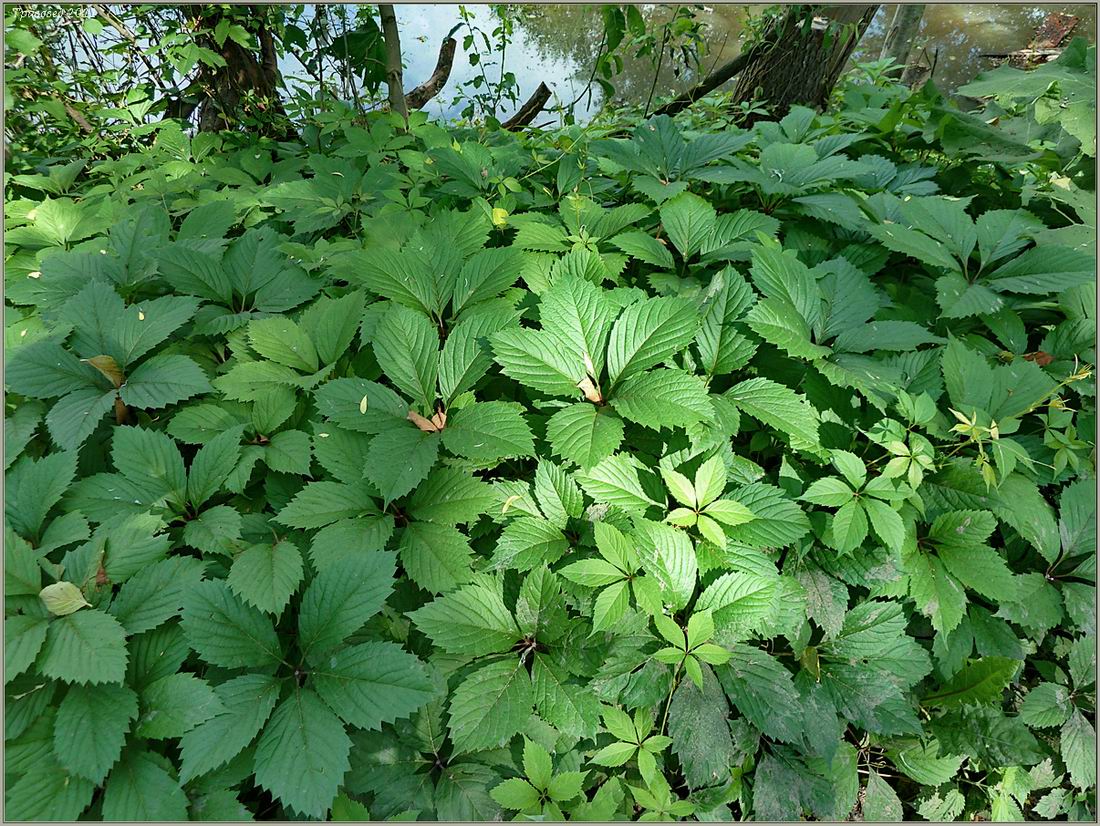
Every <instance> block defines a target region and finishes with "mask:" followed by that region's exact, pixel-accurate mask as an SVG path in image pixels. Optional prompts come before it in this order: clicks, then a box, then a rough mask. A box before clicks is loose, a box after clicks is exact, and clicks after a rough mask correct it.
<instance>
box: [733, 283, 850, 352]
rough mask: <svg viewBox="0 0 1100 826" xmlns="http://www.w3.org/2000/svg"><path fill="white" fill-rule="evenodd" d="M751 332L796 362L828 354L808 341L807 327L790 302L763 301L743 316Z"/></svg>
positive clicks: (768, 299) (766, 299) (808, 328)
mask: <svg viewBox="0 0 1100 826" xmlns="http://www.w3.org/2000/svg"><path fill="white" fill-rule="evenodd" d="M745 323H746V324H747V325H748V326H749V327H751V328H752V331H753V332H754V333H756V334H757V335H759V336H760V337H761V338H763V339H764V340H765V341H768V342H770V343H772V344H774V345H775V346H776V347H779V348H781V349H783V350H785V351H786V352H787V354H788V355H791V356H794V357H795V358H804V359H815V358H820V357H822V356H827V355H828V354H829V353H830V352H831V351H830V350H829V348H828V347H822V346H821V345H819V344H814V343H813V342H811V341H810V326H809V324H808V323H807V322H806V320H805V319H804V318H802V316H801V315H799V312H798V310H797V309H796V308H795V307H794V306H793V305H792V304H790V303H789V302H787V301H783V300H781V299H778V298H764V299H762V300H760V301H758V302H757V303H756V304H754V305H753V306H752V308H751V309H750V310H749V311H748V312H747V313H746V314H745Z"/></svg>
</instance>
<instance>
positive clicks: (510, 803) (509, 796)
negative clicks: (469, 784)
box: [489, 777, 541, 811]
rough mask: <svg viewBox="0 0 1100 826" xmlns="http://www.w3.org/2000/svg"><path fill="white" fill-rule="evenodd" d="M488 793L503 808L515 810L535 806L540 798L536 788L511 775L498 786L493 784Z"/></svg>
mask: <svg viewBox="0 0 1100 826" xmlns="http://www.w3.org/2000/svg"><path fill="white" fill-rule="evenodd" d="M489 794H490V795H491V796H492V798H493V800H495V801H496V802H497V803H499V804H500V805H501V806H503V807H504V808H505V809H515V810H516V811H524V810H526V809H530V808H532V807H537V806H538V804H539V801H540V800H541V796H540V795H539V791H538V789H536V788H535V787H534V786H532V785H531V784H530V783H528V782H527V781H526V780H521V779H520V778H518V777H513V778H512V779H511V780H505V781H504V782H503V783H501V784H500V785H499V786H494V787H493V789H492V790H491V791H490V792H489Z"/></svg>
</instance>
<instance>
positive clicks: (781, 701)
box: [714, 644, 803, 743]
mask: <svg viewBox="0 0 1100 826" xmlns="http://www.w3.org/2000/svg"><path fill="white" fill-rule="evenodd" d="M729 649H730V652H731V654H732V656H731V657H730V660H729V662H728V663H726V664H725V665H719V666H716V667H715V669H714V673H715V674H716V675H717V676H718V679H719V681H720V682H721V684H722V688H723V690H724V691H725V692H726V696H728V697H729V699H730V703H732V704H733V707H734V708H736V709H737V710H738V711H739V712H740V713H741V714H743V715H744V716H745V717H746V718H748V720H749V722H751V723H752V724H753V725H754V726H756V728H758V729H759V730H760V731H762V732H764V733H765V734H767V735H768V736H769V737H773V738H775V739H776V740H779V741H781V742H787V743H790V742H797V741H798V740H799V738H800V737H801V736H802V731H803V723H802V720H801V719H800V718H799V716H798V715H796V714H793V713H792V711H793V710H794V709H796V708H798V707H799V702H800V701H799V697H798V692H797V691H796V690H795V687H794V683H793V681H792V680H791V674H790V672H789V671H787V669H785V668H784V667H783V666H782V665H781V664H780V662H779V660H777V659H775V658H774V657H772V656H771V655H769V654H767V653H766V652H764V651H761V650H760V649H758V648H754V647H751V646H747V645H740V644H733V645H731V646H729Z"/></svg>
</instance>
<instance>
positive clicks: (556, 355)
mask: <svg viewBox="0 0 1100 826" xmlns="http://www.w3.org/2000/svg"><path fill="white" fill-rule="evenodd" d="M489 339H490V341H492V343H493V355H494V357H495V358H496V361H497V364H499V365H500V368H501V370H502V371H503V373H504V375H506V376H508V377H509V378H511V379H514V380H515V381H518V382H519V383H520V384H523V385H526V386H527V387H530V388H531V389H532V390H538V391H539V392H540V393H546V394H547V395H549V396H566V397H567V398H571V399H575V398H577V397H579V396H580V390H578V389H577V386H578V385H579V384H580V383H581V381H582V380H583V379H584V362H583V361H582V360H581V359H579V358H576V357H573V356H571V355H570V353H569V351H568V350H567V349H566V348H565V345H564V344H563V343H562V342H560V341H559V340H558V339H557V338H556V337H554V336H552V335H550V334H549V333H546V332H543V331H539V330H527V329H523V330H502V331H501V332H499V333H494V334H493V335H492V336H490V337H489Z"/></svg>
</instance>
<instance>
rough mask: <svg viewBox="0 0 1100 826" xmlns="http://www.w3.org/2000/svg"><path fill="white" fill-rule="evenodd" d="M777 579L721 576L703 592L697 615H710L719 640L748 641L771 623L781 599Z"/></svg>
mask: <svg viewBox="0 0 1100 826" xmlns="http://www.w3.org/2000/svg"><path fill="white" fill-rule="evenodd" d="M778 585H779V581H778V578H777V577H774V576H760V575H758V574H751V573H745V572H742V571H735V572H732V573H726V574H722V576H720V577H718V579H716V580H714V582H712V583H711V584H710V585H708V586H707V587H706V588H704V589H703V593H702V594H700V595H699V599H698V600H697V601H696V603H695V610H696V611H710V612H711V614H712V616H713V618H714V625H715V627H716V628H717V629H718V632H719V637H720V638H721V639H723V640H729V639H747V638H748V636H749V634H751V633H752V632H753V631H756V630H759V629H761V628H763V627H765V626H766V624H767V623H768V622H769V621H770V619H771V617H772V615H773V613H774V610H775V605H776V600H777V599H778V596H779V589H778Z"/></svg>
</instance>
